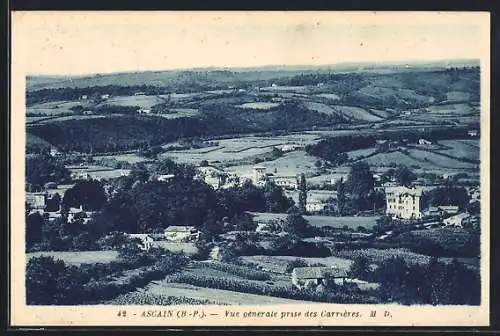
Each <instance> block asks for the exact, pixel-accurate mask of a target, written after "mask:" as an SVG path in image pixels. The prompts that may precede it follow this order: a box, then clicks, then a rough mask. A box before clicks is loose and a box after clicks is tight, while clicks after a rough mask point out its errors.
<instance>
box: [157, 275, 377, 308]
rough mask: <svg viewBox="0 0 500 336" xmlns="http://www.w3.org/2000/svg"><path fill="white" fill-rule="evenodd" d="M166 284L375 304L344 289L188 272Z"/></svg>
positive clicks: (273, 295)
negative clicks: (320, 290)
mask: <svg viewBox="0 0 500 336" xmlns="http://www.w3.org/2000/svg"><path fill="white" fill-rule="evenodd" d="M165 281H167V282H176V283H186V284H189V285H193V286H198V287H204V288H214V289H222V290H229V291H234V292H241V293H249V294H257V295H266V296H272V297H279V298H286V299H292V300H304V301H316V302H332V303H375V301H373V298H371V297H367V296H361V295H359V293H355V292H352V291H350V290H348V289H347V288H345V289H339V290H336V291H329V292H326V293H317V292H315V291H312V290H299V289H297V288H295V287H292V286H284V285H270V284H266V283H262V282H258V281H251V280H245V279H241V280H240V279H235V278H220V277H215V276H209V275H199V274H194V273H190V272H182V273H176V274H173V275H169V276H167V277H166V278H165Z"/></svg>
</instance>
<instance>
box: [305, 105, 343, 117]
mask: <svg viewBox="0 0 500 336" xmlns="http://www.w3.org/2000/svg"><path fill="white" fill-rule="evenodd" d="M304 105H305V106H306V107H307V108H308V109H309V110H311V111H314V112H319V113H324V114H328V115H331V114H336V111H335V110H334V109H333V108H331V107H330V106H328V105H326V104H322V103H315V102H304Z"/></svg>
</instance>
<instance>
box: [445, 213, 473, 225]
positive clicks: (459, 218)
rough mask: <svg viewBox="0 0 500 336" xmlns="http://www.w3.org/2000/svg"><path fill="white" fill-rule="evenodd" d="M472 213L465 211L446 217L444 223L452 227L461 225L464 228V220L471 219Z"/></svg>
mask: <svg viewBox="0 0 500 336" xmlns="http://www.w3.org/2000/svg"><path fill="white" fill-rule="evenodd" d="M469 217H470V215H469V214H468V213H467V212H463V213H461V214H458V215H455V216H451V217H448V218H446V219H445V220H444V221H443V223H444V225H446V226H451V227H461V228H463V225H464V222H465V221H466V220H467V219H469Z"/></svg>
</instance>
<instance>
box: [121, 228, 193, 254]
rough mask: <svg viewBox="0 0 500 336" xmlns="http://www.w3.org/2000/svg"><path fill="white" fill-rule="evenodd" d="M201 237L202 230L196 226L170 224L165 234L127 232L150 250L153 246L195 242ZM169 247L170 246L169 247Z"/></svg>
mask: <svg viewBox="0 0 500 336" xmlns="http://www.w3.org/2000/svg"><path fill="white" fill-rule="evenodd" d="M200 237H201V231H200V230H198V229H197V228H195V227H194V226H175V225H172V226H169V227H167V228H166V229H165V231H164V232H163V234H149V233H135V234H127V238H129V239H134V240H135V241H136V242H137V244H138V246H139V248H140V249H142V250H144V251H148V250H149V249H151V248H152V247H165V246H164V245H165V244H169V243H195V242H197V241H198V240H199V239H200ZM167 249H168V247H167Z"/></svg>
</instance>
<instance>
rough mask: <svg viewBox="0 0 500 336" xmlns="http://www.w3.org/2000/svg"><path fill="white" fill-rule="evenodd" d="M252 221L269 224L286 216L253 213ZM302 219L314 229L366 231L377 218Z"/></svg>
mask: <svg viewBox="0 0 500 336" xmlns="http://www.w3.org/2000/svg"><path fill="white" fill-rule="evenodd" d="M253 214H254V215H255V217H254V220H255V221H257V222H269V221H271V220H278V219H285V218H286V216H287V215H286V214H273V213H258V212H255V213H253ZM304 218H305V219H306V220H307V221H308V222H309V224H311V225H312V226H315V227H324V226H331V227H334V228H339V229H342V228H343V227H344V226H347V227H348V228H349V229H353V230H355V229H357V228H358V227H359V226H362V227H364V228H366V229H372V228H373V227H374V226H375V225H376V224H377V222H376V221H377V219H378V218H379V217H378V216H343V217H335V216H304Z"/></svg>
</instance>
